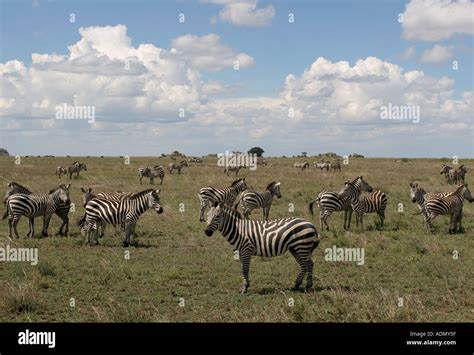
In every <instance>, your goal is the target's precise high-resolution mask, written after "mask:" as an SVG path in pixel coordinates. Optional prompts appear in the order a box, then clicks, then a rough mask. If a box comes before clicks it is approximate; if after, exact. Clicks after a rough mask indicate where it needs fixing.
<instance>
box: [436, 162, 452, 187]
mask: <svg viewBox="0 0 474 355" xmlns="http://www.w3.org/2000/svg"><path fill="white" fill-rule="evenodd" d="M452 169H453V168H451V167H450V166H448V165H446V164H443V165H441V170H440V172H439V173H440V175H441V174H444V177H445V178H446V182H447V183H448V184H449V183H450V181H449V171H450V170H452Z"/></svg>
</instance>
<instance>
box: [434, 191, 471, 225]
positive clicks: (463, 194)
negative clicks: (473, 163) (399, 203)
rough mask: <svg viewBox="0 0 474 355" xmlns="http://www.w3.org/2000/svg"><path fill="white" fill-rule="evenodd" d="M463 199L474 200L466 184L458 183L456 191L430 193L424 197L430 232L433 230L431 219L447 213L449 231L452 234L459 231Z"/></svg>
mask: <svg viewBox="0 0 474 355" xmlns="http://www.w3.org/2000/svg"><path fill="white" fill-rule="evenodd" d="M465 199H466V200H468V201H469V202H473V201H474V198H473V197H472V195H471V191H469V188H468V186H467V184H463V185H460V186H459V187H458V188H457V189H456V191H453V192H451V193H449V194H447V195H444V196H439V195H431V196H427V197H425V206H426V213H427V216H428V219H427V222H428V226H429V228H430V230H431V232H433V220H434V219H435V218H436V217H437V216H438V215H447V214H449V215H450V216H451V222H450V225H449V233H450V234H452V233H456V232H457V231H459V230H460V226H461V220H462V208H463V203H464V200H465Z"/></svg>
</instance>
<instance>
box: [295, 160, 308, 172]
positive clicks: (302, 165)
mask: <svg viewBox="0 0 474 355" xmlns="http://www.w3.org/2000/svg"><path fill="white" fill-rule="evenodd" d="M293 168H295V169H301V170H305V169H308V168H309V163H308V162H307V161H306V160H305V161H304V162H302V163H295V164H294V165H293Z"/></svg>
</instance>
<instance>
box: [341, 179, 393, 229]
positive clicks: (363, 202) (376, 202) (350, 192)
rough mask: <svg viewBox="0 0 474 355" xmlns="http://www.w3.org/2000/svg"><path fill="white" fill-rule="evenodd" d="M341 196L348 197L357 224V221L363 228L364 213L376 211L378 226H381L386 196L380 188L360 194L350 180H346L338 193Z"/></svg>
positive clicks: (383, 218)
mask: <svg viewBox="0 0 474 355" xmlns="http://www.w3.org/2000/svg"><path fill="white" fill-rule="evenodd" d="M339 194H340V195H341V197H343V198H349V199H350V201H351V206H352V210H353V211H354V212H355V213H356V222H357V226H359V223H360V225H361V227H362V228H364V220H363V217H364V213H377V214H378V216H379V217H380V226H381V227H383V222H384V220H385V209H386V207H387V202H388V201H387V196H386V195H385V193H383V192H382V191H380V190H376V191H370V192H369V193H366V194H361V191H360V189H358V188H357V187H356V186H355V185H354V184H353V183H352V182H350V181H346V183H345V185H344V187H343V188H342V190H341V191H340V193H339Z"/></svg>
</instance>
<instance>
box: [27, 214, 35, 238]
mask: <svg viewBox="0 0 474 355" xmlns="http://www.w3.org/2000/svg"><path fill="white" fill-rule="evenodd" d="M34 235H35V219H34V218H28V233H27V234H26V236H27V237H30V238H33V237H34Z"/></svg>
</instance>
